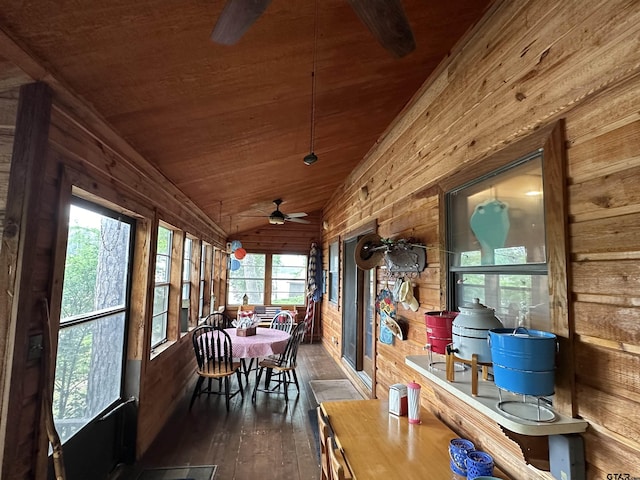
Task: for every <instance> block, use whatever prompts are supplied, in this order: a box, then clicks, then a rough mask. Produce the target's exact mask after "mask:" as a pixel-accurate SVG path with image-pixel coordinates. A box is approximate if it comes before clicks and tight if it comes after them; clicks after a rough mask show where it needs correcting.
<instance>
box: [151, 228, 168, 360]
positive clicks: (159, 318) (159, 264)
mask: <svg viewBox="0 0 640 480" xmlns="http://www.w3.org/2000/svg"><path fill="white" fill-rule="evenodd" d="M172 241H173V232H172V231H171V230H170V229H168V228H166V227H163V226H159V227H158V245H157V251H156V272H155V287H154V290H153V317H152V321H151V348H154V347H156V346H158V345H160V344H161V343H163V342H166V341H167V320H168V318H169V292H170V287H171V247H172Z"/></svg>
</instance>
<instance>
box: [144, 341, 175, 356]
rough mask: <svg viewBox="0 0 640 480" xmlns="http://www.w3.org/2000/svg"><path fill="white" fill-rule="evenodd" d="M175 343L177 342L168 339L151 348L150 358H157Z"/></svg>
mask: <svg viewBox="0 0 640 480" xmlns="http://www.w3.org/2000/svg"><path fill="white" fill-rule="evenodd" d="M175 344H176V342H174V341H167V342H164V343H162V344H160V345H158V346H157V347H155V348H153V349H152V350H151V355H150V359H151V360H153V359H154V358H157V357H158V356H159V355H161V354H162V353H163V352H166V351H167V350H169V349H170V348H171V347H172V346H174V345H175Z"/></svg>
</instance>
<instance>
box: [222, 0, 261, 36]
mask: <svg viewBox="0 0 640 480" xmlns="http://www.w3.org/2000/svg"><path fill="white" fill-rule="evenodd" d="M270 3H271V0H227V3H226V5H225V6H224V8H223V9H222V12H221V13H220V17H218V21H217V22H216V26H215V27H214V28H213V32H211V40H213V41H214V42H216V43H220V44H222V45H235V44H236V43H238V40H240V38H241V37H242V35H244V33H245V32H246V31H247V30H248V29H249V27H250V26H251V25H253V24H254V23H255V21H256V20H257V19H258V18H259V17H260V15H262V13H263V12H264V11H265V10H266V9H267V7H268V6H269V4H270Z"/></svg>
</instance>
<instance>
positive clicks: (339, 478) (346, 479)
mask: <svg viewBox="0 0 640 480" xmlns="http://www.w3.org/2000/svg"><path fill="white" fill-rule="evenodd" d="M329 472H330V476H329V479H330V480H350V479H351V478H353V477H352V476H351V471H350V470H349V467H348V466H347V463H346V462H345V461H344V457H343V455H342V452H341V451H340V450H338V449H335V448H333V447H332V446H331V445H329Z"/></svg>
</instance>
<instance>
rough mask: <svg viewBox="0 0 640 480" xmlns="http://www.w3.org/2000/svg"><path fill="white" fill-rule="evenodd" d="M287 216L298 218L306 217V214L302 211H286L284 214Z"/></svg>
mask: <svg viewBox="0 0 640 480" xmlns="http://www.w3.org/2000/svg"><path fill="white" fill-rule="evenodd" d="M285 215H286V216H287V217H289V218H300V217H306V216H307V214H306V213H304V212H298V213H287V214H285Z"/></svg>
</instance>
